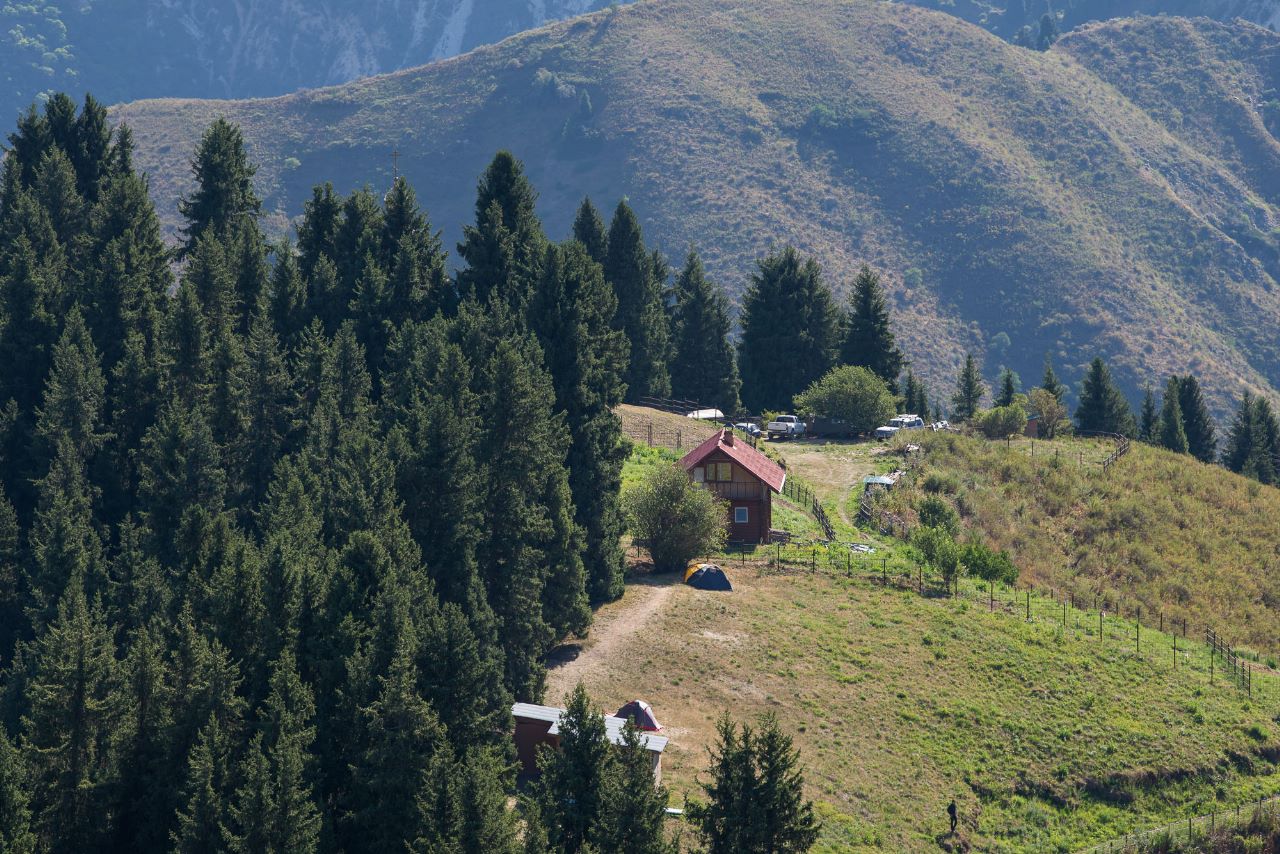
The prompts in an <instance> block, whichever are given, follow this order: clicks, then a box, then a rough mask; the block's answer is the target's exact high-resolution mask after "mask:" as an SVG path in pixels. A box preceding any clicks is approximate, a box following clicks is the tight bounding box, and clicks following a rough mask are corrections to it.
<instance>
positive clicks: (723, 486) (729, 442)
mask: <svg viewBox="0 0 1280 854" xmlns="http://www.w3.org/2000/svg"><path fill="white" fill-rule="evenodd" d="M680 465H681V466H683V467H684V470H685V471H687V472H688V473H689V477H691V478H692V479H693V482H694V483H696V484H701V485H702V486H704V487H706V488H707V489H710V490H711V491H712V492H714V493H715V494H716V495H718V496H720V498H722V499H723V500H725V501H726V502H728V504H729V521H728V538H729V540H730V541H731V542H735V543H765V542H768V541H769V528H770V526H772V525H773V505H772V499H773V493H775V492H781V491H782V487H783V484H785V483H786V481H787V472H786V470H785V469H783V468H782V466H780V465H778V464H777V463H775V462H774V461H773V460H771V459H769V458H768V457H766V456H765V455H764V454H762V453H760V452H759V451H757V450H756V449H755V448H753V447H751V445H749V444H747V442H745V441H743V440H742V439H740V438H736V437H735V436H734V435H733V431H732V430H730V429H728V428H725V429H724V430H721V431H720V432H719V433H716V434H715V435H714V436H712V437H711V438H710V439H708V440H707V441H705V442H703V443H702V444H701V445H699V446H698V447H696V448H694V449H693V450H692V451H690V452H689V453H687V454H685V455H684V458H683V459H681V460H680Z"/></svg>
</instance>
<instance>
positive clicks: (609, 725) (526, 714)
mask: <svg viewBox="0 0 1280 854" xmlns="http://www.w3.org/2000/svg"><path fill="white" fill-rule="evenodd" d="M563 714H564V709H557V708H556V707H555V706H538V705H535V704H533V703H513V704H512V706H511V715H512V717H516V718H524V719H525V720H534V721H546V722H547V723H549V724H551V729H550V730H548V731H547V732H548V734H550V735H559V734H560V716H561V715H563ZM626 723H627V722H626V719H625V718H618V717H614V716H613V715H605V718H604V730H605V734H606V735H607V736H608V738H609V741H610V742H611V743H613V744H622V728H623V727H624V726H626ZM667 741H668V739H667V737H666V736H665V735H657V734H656V733H652V732H641V733H640V743H641V744H642V745H644V747H645V748H646V749H648V750H651V751H653V752H654V753H661V752H662V751H663V750H665V749H666V748H667Z"/></svg>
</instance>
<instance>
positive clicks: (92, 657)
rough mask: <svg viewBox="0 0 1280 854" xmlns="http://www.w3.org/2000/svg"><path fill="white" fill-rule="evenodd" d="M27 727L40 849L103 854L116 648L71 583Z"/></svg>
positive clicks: (50, 633) (37, 676)
mask: <svg viewBox="0 0 1280 854" xmlns="http://www.w3.org/2000/svg"><path fill="white" fill-rule="evenodd" d="M35 654H36V664H35V672H34V674H33V675H32V678H31V684H30V685H28V686H27V694H28V697H29V698H30V701H31V709H30V712H29V713H28V716H27V717H26V718H25V719H24V720H23V729H24V730H25V733H26V739H25V742H24V746H25V750H24V754H25V760H26V764H27V767H28V768H29V769H30V774H31V777H30V779H31V794H32V811H33V815H34V826H35V829H36V833H37V836H38V837H39V848H40V849H41V850H52V851H90V850H99V848H100V847H101V846H102V845H103V843H104V841H105V840H104V835H105V831H106V830H107V825H106V823H105V822H103V820H102V817H103V816H104V815H106V814H107V797H106V795H107V784H108V782H109V780H110V776H111V766H110V762H109V760H110V751H109V737H110V734H111V732H112V731H113V730H114V728H115V710H114V709H113V708H112V704H111V702H110V700H111V693H112V689H113V686H114V684H115V680H116V661H115V645H114V643H113V642H112V639H111V634H110V630H109V629H108V628H107V625H106V618H105V616H104V614H103V613H102V611H101V610H100V609H98V608H97V607H96V606H95V607H90V606H89V605H88V603H86V602H85V596H84V591H83V590H82V589H81V587H80V585H79V584H78V583H75V582H74V581H73V582H72V583H71V584H69V585H68V586H67V591H66V593H65V595H64V596H63V597H62V600H61V601H60V602H59V603H58V609H57V617H56V619H55V620H54V621H53V623H51V624H50V625H49V628H48V630H47V631H46V632H45V633H44V634H43V635H42V636H41V637H40V638H39V639H38V640H37V642H36V648H35Z"/></svg>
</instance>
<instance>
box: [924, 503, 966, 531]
mask: <svg viewBox="0 0 1280 854" xmlns="http://www.w3.org/2000/svg"><path fill="white" fill-rule="evenodd" d="M916 512H917V513H918V514H919V515H920V524H921V525H923V526H924V527H926V528H938V529H939V530H942V531H945V532H946V533H947V535H948V536H951V537H954V536H955V535H956V532H957V531H959V530H960V516H959V514H957V513H956V511H955V509H953V508H952V506H951V505H950V504H948V503H947V502H946V501H944V500H943V499H941V498H939V497H938V496H936V495H929V496H926V497H925V499H924V500H923V501H921V502H920V506H919V507H918V508H916Z"/></svg>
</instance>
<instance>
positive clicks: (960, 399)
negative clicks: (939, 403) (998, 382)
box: [951, 353, 987, 422]
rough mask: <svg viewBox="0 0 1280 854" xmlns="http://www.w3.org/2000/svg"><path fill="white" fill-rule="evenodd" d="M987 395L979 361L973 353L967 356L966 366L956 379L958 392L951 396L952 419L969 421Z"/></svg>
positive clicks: (965, 359)
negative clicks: (983, 397)
mask: <svg viewBox="0 0 1280 854" xmlns="http://www.w3.org/2000/svg"><path fill="white" fill-rule="evenodd" d="M986 393H987V390H986V387H985V386H984V385H983V383H982V371H981V369H979V367H978V362H977V360H976V359H974V357H973V354H972V353H967V354H965V357H964V366H963V367H962V368H961V369H960V375H959V377H957V378H956V391H955V394H953V395H952V396H951V415H952V417H954V418H955V419H956V420H957V421H960V422H965V421H968V420H969V419H970V418H972V417H973V416H974V415H975V414H976V413H977V411H978V408H979V407H980V406H981V405H982V396H983V395H984V394H986Z"/></svg>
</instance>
